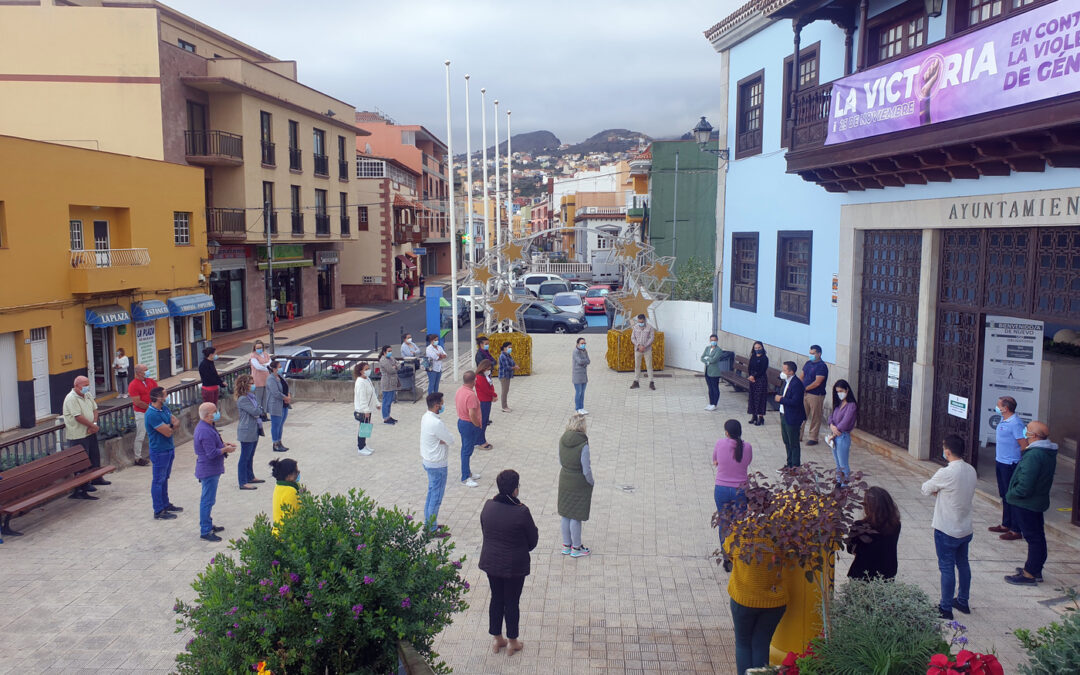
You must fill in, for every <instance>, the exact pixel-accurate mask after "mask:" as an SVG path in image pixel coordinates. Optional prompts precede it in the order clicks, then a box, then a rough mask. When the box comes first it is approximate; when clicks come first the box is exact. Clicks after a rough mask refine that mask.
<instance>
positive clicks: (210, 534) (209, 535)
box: [199, 532, 221, 541]
mask: <svg viewBox="0 0 1080 675" xmlns="http://www.w3.org/2000/svg"><path fill="white" fill-rule="evenodd" d="M199 539H205V540H206V541H221V537H219V536H217V535H216V534H214V533H213V532H207V533H206V534H204V535H201V536H200V537H199Z"/></svg>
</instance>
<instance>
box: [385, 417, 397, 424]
mask: <svg viewBox="0 0 1080 675" xmlns="http://www.w3.org/2000/svg"><path fill="white" fill-rule="evenodd" d="M387 419H388V420H390V424H397V423H398V421H397V419H396V418H393V417H388V418H387Z"/></svg>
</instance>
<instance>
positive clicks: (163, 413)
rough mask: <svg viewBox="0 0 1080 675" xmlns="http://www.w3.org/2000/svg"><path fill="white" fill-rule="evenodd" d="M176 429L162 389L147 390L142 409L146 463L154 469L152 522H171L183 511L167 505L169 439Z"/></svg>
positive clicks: (171, 454)
mask: <svg viewBox="0 0 1080 675" xmlns="http://www.w3.org/2000/svg"><path fill="white" fill-rule="evenodd" d="M179 426H180V420H178V419H176V415H173V414H172V412H171V411H170V410H169V408H168V406H166V405H165V389H163V388H162V387H154V388H153V389H151V390H150V407H149V408H147V409H146V435H147V436H148V437H149V438H150V463H151V464H153V465H154V473H153V475H152V477H151V479H150V498H151V499H152V500H153V502H154V518H156V519H158V520H172V519H173V518H175V517H176V514H177V513H179V512H181V511H183V510H184V509H182V508H181V507H179V506H175V505H174V504H173V503H172V502H170V501H169V474H170V473H172V464H173V458H174V457H175V456H176V451H175V446H174V445H173V439H172V436H173V434H174V433H176V429H177V427H179Z"/></svg>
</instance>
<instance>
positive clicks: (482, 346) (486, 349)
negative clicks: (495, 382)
mask: <svg viewBox="0 0 1080 675" xmlns="http://www.w3.org/2000/svg"><path fill="white" fill-rule="evenodd" d="M473 360H474V361H476V365H480V364H481V363H483V362H484V361H491V362H492V363H493V364H494V363H495V357H494V356H492V355H491V344H490V343H489V342H488V339H487V338H486V337H484V336H480V337H478V338H476V356H475V357H474V359H473Z"/></svg>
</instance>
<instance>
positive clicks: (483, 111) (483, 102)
mask: <svg viewBox="0 0 1080 675" xmlns="http://www.w3.org/2000/svg"><path fill="white" fill-rule="evenodd" d="M496 126H497V125H496ZM480 136H481V137H482V140H481V142H480V146H481V158H482V160H483V166H482V170H483V174H484V196H483V200H484V249H485V250H487V249H490V248H491V238H490V237H491V235H490V234H489V230H488V221H489V215H490V214H489V213H488V211H489V208H490V202H489V201H488V169H487V89H485V88H483V87H481V88H480ZM487 286H488V285H487V284H484V295H483V297H484V304H485V306H486V305H487ZM490 314H491V313H490V312H488V311H486V309H485V311H484V330H485V331H488V330H490V328H489V324H490V320H491V316H490Z"/></svg>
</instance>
